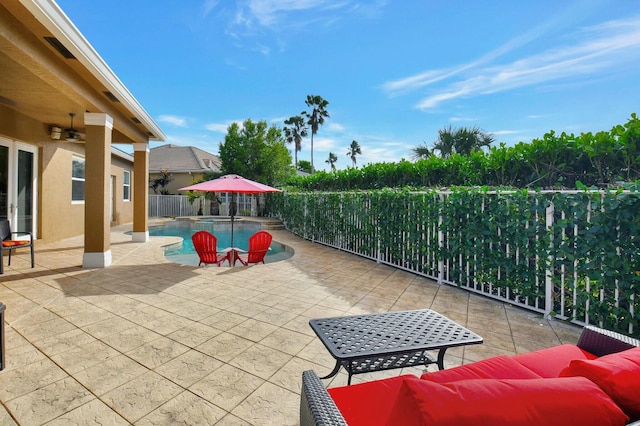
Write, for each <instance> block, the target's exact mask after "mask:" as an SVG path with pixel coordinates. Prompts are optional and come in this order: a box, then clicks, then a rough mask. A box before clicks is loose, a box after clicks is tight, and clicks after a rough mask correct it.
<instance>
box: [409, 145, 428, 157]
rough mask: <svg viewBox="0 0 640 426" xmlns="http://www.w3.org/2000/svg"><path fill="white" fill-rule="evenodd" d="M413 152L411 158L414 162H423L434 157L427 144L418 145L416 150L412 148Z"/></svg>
mask: <svg viewBox="0 0 640 426" xmlns="http://www.w3.org/2000/svg"><path fill="white" fill-rule="evenodd" d="M411 152H412V154H411V156H412V157H413V159H414V160H422V159H425V158H429V157H431V155H432V152H431V149H429V147H428V146H427V144H426V143H423V144H422V145H418V146H416V147H415V148H411Z"/></svg>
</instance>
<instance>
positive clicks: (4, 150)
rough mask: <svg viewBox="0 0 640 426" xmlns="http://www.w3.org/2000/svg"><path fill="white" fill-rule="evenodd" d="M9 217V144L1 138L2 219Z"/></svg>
mask: <svg viewBox="0 0 640 426" xmlns="http://www.w3.org/2000/svg"><path fill="white" fill-rule="evenodd" d="M5 219H9V146H8V145H5V144H4V141H3V140H2V139H0V220H5Z"/></svg>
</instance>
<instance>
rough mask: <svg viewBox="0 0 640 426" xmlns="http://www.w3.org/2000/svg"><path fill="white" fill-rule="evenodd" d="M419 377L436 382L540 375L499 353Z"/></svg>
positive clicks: (526, 377)
mask: <svg viewBox="0 0 640 426" xmlns="http://www.w3.org/2000/svg"><path fill="white" fill-rule="evenodd" d="M420 378H421V379H424V380H430V381H432V382H436V383H448V382H457V381H459V380H468V379H539V378H540V376H539V375H538V374H536V373H534V372H533V371H531V370H529V369H528V368H526V367H524V366H523V365H522V364H520V363H518V362H516V361H514V360H513V359H511V357H508V356H506V355H500V356H495V357H493V358H488V359H484V360H482V361H477V362H474V363H471V364H465V365H460V366H458V367H453V368H448V369H446V370H440V371H436V372H433V373H425V374H423V375H422V376H420Z"/></svg>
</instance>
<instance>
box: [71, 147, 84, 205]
mask: <svg viewBox="0 0 640 426" xmlns="http://www.w3.org/2000/svg"><path fill="white" fill-rule="evenodd" d="M71 201H84V158H82V157H76V156H75V155H74V156H73V157H72V159H71Z"/></svg>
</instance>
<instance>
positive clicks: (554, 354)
mask: <svg viewBox="0 0 640 426" xmlns="http://www.w3.org/2000/svg"><path fill="white" fill-rule="evenodd" d="M468 423H473V424H487V425H488V424H491V425H563V426H566V425H572V424H580V425H625V424H633V425H634V426H640V341H638V340H636V339H632V338H629V337H627V336H623V335H621V334H618V333H614V332H610V331H606V330H603V329H600V328H597V327H585V328H584V329H583V331H582V334H581V336H580V339H579V341H578V343H577V345H569V344H565V345H560V346H555V347H551V348H547V349H542V350H539V351H534V352H529V353H524V354H520V355H515V356H511V357H509V356H497V357H493V358H489V359H486V360H483V361H478V362H474V363H471V364H466V365H462V366H458V367H454V368H450V369H447V370H441V371H436V372H432V373H425V374H423V375H422V376H421V377H416V376H414V375H401V376H397V377H392V378H387V379H381V380H375V381H371V382H366V383H360V384H356V385H351V386H343V387H336V388H331V389H325V388H324V386H323V384H322V382H321V381H320V379H319V378H318V376H317V375H316V374H315V372H313V371H305V372H304V373H302V392H301V395H300V424H301V425H302V426H306V425H318V426H320V425H327V426H329V425H350V426H358V425H367V426H376V425H388V426H391V425H402V426H411V425H437V426H440V425H461V424H468Z"/></svg>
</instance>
